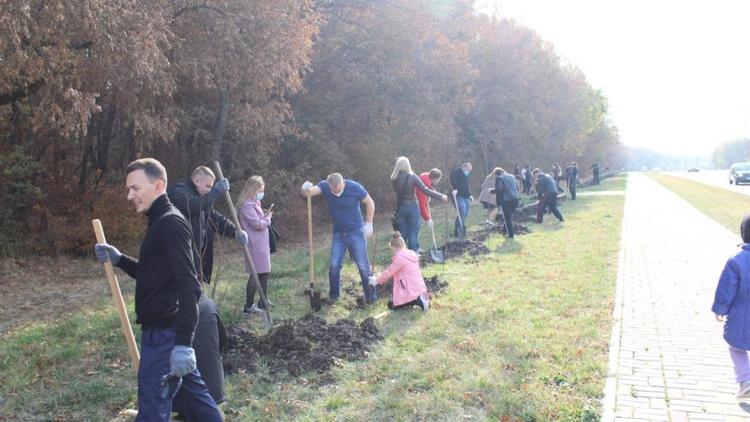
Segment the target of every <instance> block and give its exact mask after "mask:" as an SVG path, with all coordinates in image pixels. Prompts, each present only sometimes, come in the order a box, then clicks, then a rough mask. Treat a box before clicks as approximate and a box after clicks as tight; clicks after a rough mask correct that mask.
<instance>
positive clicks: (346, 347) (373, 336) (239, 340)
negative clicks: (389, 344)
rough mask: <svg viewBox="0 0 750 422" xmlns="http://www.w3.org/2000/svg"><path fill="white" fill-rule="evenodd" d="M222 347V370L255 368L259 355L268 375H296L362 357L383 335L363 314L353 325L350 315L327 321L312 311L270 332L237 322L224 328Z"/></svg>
mask: <svg viewBox="0 0 750 422" xmlns="http://www.w3.org/2000/svg"><path fill="white" fill-rule="evenodd" d="M228 332H229V338H228V343H227V348H226V350H225V351H224V354H223V357H224V370H225V371H227V372H228V373H233V372H238V371H241V370H245V371H248V372H255V370H256V369H257V365H258V363H257V361H258V360H259V359H260V358H263V359H264V361H265V363H266V365H267V366H269V369H270V373H271V374H272V375H278V374H281V373H283V372H287V373H289V374H290V375H292V376H295V377H297V376H300V375H302V374H304V373H306V372H318V373H323V372H326V371H328V370H329V369H330V368H331V366H333V365H339V364H340V362H342V361H355V360H359V359H364V358H366V357H367V356H368V352H369V351H370V348H371V347H372V345H373V344H374V343H376V342H378V341H380V340H382V339H383V337H382V336H381V334H380V330H378V327H377V326H376V325H375V320H373V319H372V318H367V319H365V320H364V321H362V323H361V324H359V325H357V324H356V323H355V322H354V321H352V320H351V319H340V320H338V321H336V322H335V323H333V324H328V323H327V322H326V321H325V320H324V319H321V318H318V317H316V316H313V315H310V314H308V315H306V316H305V317H304V318H301V319H298V320H294V321H284V323H283V324H282V325H281V326H278V327H276V328H275V329H274V330H273V332H272V333H271V334H269V335H268V336H265V337H257V336H255V335H253V334H252V333H251V332H249V331H247V330H246V329H244V328H241V327H239V326H232V327H229V329H228Z"/></svg>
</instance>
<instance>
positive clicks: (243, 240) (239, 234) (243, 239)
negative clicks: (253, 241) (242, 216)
mask: <svg viewBox="0 0 750 422" xmlns="http://www.w3.org/2000/svg"><path fill="white" fill-rule="evenodd" d="M235 237H236V238H237V240H238V241H239V242H240V245H242V246H246V245H247V244H248V242H249V241H250V239H248V237H247V232H246V231H244V230H242V229H237V231H236V232H235Z"/></svg>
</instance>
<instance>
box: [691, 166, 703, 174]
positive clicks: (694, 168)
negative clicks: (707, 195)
mask: <svg viewBox="0 0 750 422" xmlns="http://www.w3.org/2000/svg"><path fill="white" fill-rule="evenodd" d="M699 171H701V169H699V168H698V167H690V168H689V169H688V173H698V172H699Z"/></svg>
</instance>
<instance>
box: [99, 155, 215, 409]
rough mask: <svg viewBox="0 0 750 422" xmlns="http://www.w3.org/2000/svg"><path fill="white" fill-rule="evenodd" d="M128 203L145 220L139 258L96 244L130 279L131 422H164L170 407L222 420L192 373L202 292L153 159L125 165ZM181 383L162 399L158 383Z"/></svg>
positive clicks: (182, 225)
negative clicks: (136, 350)
mask: <svg viewBox="0 0 750 422" xmlns="http://www.w3.org/2000/svg"><path fill="white" fill-rule="evenodd" d="M126 173H127V179H126V182H125V183H126V186H127V189H128V200H129V201H130V202H131V203H132V204H133V206H134V207H135V210H136V212H138V213H140V214H145V215H146V217H147V218H148V227H147V228H146V234H145V235H144V237H143V241H142V242H141V246H140V251H139V253H138V258H132V257H129V256H127V255H124V254H121V253H120V251H118V250H117V248H115V247H114V246H112V245H109V244H107V243H98V244H96V246H95V247H94V251H95V253H96V257H97V259H99V261H101V262H105V261H107V260H109V261H111V262H112V264H114V265H116V266H117V267H119V268H121V269H122V270H123V271H125V272H126V273H127V274H128V275H129V276H131V277H133V278H135V313H136V316H137V319H136V323H138V324H141V328H142V334H141V361H140V366H139V368H138V417H137V419H136V421H154V422H156V421H160V422H161V421H164V422H166V421H168V420H169V416H170V413H171V410H172V400H173V399H174V403H175V406H177V407H179V409H180V413H181V414H182V415H183V416H184V417H185V419H186V420H187V421H200V422H204V421H206V422H215V421H221V420H222V418H221V413H220V412H219V409H218V407H216V402H215V401H214V399H213V398H212V397H211V395H210V394H209V392H208V388H207V387H206V384H205V383H204V382H203V379H202V378H201V374H200V373H199V372H198V370H197V368H196V359H195V351H194V350H193V346H192V344H193V336H194V334H195V327H196V324H197V322H198V299H199V298H200V296H201V285H200V282H199V281H198V275H197V273H196V271H195V265H194V263H193V249H192V238H191V236H190V225H189V223H188V222H187V220H185V217H184V216H183V215H182V214H181V213H180V211H179V210H177V208H176V207H175V206H174V205H172V203H171V202H169V198H167V194H166V190H167V171H166V170H165V169H164V166H163V165H162V164H161V163H160V162H158V161H156V160H154V159H153V158H143V159H140V160H136V161H134V162H132V163H130V164H129V165H128V168H127V172H126ZM167 374H170V375H172V376H174V377H178V378H181V380H182V386H181V387H180V388H179V389H177V391H176V394H174V395H173V396H169V395H168V394H164V391H165V389H164V388H163V385H162V377H163V376H165V375H167Z"/></svg>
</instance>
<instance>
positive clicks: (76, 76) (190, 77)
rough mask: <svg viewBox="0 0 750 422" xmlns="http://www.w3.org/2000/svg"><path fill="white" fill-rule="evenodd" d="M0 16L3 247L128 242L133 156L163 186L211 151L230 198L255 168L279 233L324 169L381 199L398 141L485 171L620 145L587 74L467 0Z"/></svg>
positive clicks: (143, 6)
mask: <svg viewBox="0 0 750 422" xmlns="http://www.w3.org/2000/svg"><path fill="white" fill-rule="evenodd" d="M0 27H2V28H4V30H3V32H2V33H1V34H0V63H2V66H0V165H2V172H0V186H2V187H1V188H0V201H2V203H3V204H4V205H3V209H2V212H0V236H1V237H2V238H3V239H4V242H3V249H2V250H0V253H3V254H11V253H18V252H19V251H27V252H41V253H50V252H78V253H87V252H88V251H89V250H90V246H91V241H92V238H91V232H90V227H89V220H90V219H91V218H92V217H99V218H102V220H103V221H104V224H105V229H107V231H108V236H109V237H110V239H111V240H112V241H113V242H131V241H135V239H137V235H138V231H139V230H140V227H141V224H140V221H139V217H137V216H135V215H134V213H133V212H132V211H131V210H130V207H129V206H128V204H127V203H126V201H125V193H124V189H123V187H122V180H123V169H124V167H125V166H126V165H127V163H128V162H130V161H131V160H133V159H135V158H138V157H143V156H155V157H156V158H158V159H160V160H161V161H162V162H163V163H164V164H165V165H166V166H167V169H168V171H169V175H170V181H171V182H176V181H179V180H181V179H184V178H186V177H187V175H188V174H189V172H190V170H192V168H193V167H195V166H196V165H199V164H210V162H211V161H212V160H214V159H219V160H221V162H222V164H223V167H224V171H225V173H226V174H227V176H228V177H229V178H230V180H231V181H232V183H233V184H234V186H235V189H233V193H235V194H236V193H238V192H239V186H241V183H242V181H244V179H245V178H246V177H248V176H250V175H252V174H261V175H263V176H264V178H265V179H266V180H267V184H268V186H267V188H266V192H267V194H266V195H267V197H268V200H269V201H271V202H276V203H277V209H278V212H277V217H278V218H277V222H278V223H279V225H280V226H282V228H281V230H282V232H287V233H294V232H295V231H296V230H295V229H296V228H297V226H298V225H299V224H300V223H301V222H302V219H303V218H304V213H303V212H302V210H301V208H302V207H300V206H298V205H301V203H299V201H300V199H299V195H298V193H297V187H298V186H299V185H300V184H301V183H302V182H303V181H304V180H306V179H310V180H313V181H317V180H318V179H320V178H322V177H324V176H325V175H326V174H328V173H329V172H331V171H334V170H337V171H340V172H342V173H343V174H344V175H345V176H347V177H352V178H355V179H358V180H360V181H361V182H363V183H364V184H365V186H366V187H368V189H369V190H370V191H371V193H372V194H373V196H374V198H375V200H376V201H377V202H378V203H379V204H381V205H383V204H384V203H386V202H388V201H390V200H392V198H391V196H392V194H391V192H390V188H389V184H388V182H387V175H388V174H389V172H390V170H391V166H392V164H393V161H394V158H395V157H396V156H398V155H407V156H409V157H410V158H411V159H412V164H413V165H414V167H415V168H416V169H417V170H420V171H424V170H427V169H429V168H432V167H440V168H443V169H450V167H451V166H453V165H455V164H456V163H458V162H460V161H465V160H471V161H473V162H474V163H475V164H476V167H475V168H477V170H478V171H479V172H480V173H485V171H487V170H489V169H490V168H491V167H494V166H495V165H503V166H506V167H509V168H512V167H513V166H514V165H515V164H525V163H530V164H532V165H538V166H541V167H544V168H549V167H551V165H552V163H554V162H569V161H570V160H578V161H580V162H581V163H582V166H581V167H582V168H586V167H587V165H589V164H590V163H591V162H593V161H594V160H601V161H602V162H604V163H605V165H606V164H607V163H610V164H611V165H614V164H615V163H616V160H617V157H618V154H619V149H620V145H619V142H618V138H617V133H616V129H615V128H614V126H613V125H612V124H611V123H610V122H609V121H608V120H607V103H606V99H605V98H604V96H603V95H602V94H601V93H600V92H597V91H595V90H593V89H592V88H591V86H589V84H588V83H587V82H586V79H585V77H584V75H583V74H582V73H581V72H580V71H578V70H577V69H575V68H574V67H572V66H570V65H567V64H565V63H563V62H562V61H561V60H560V58H559V57H558V56H557V55H556V53H555V51H554V49H553V47H552V46H551V45H549V44H548V43H546V42H545V41H544V40H542V39H541V38H540V37H539V36H538V35H537V34H536V33H534V32H533V31H531V30H529V29H527V28H524V27H522V26H519V25H518V24H516V23H514V22H513V21H510V20H505V19H495V18H490V17H487V16H482V15H477V14H476V13H474V11H473V9H472V3H471V2H470V1H447V0H446V1H442V2H435V1H429V2H427V1H417V0H411V1H409V0H388V1H381V0H337V1H330V0H318V1H312V0H309V1H301V0H274V1H262V0H208V1H201V2H193V1H188V0H177V1H175V0H171V1H161V0H154V1H148V2H144V1H135V0H110V1H106V2H99V1H92V0H80V1H63V0H52V1H40V0H34V1H32V0H0ZM381 209H382V207H381Z"/></svg>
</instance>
